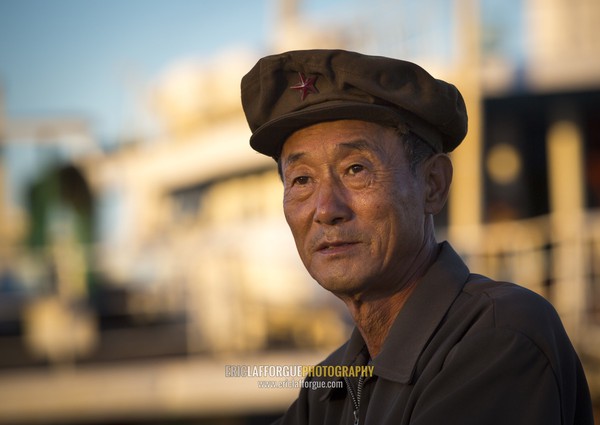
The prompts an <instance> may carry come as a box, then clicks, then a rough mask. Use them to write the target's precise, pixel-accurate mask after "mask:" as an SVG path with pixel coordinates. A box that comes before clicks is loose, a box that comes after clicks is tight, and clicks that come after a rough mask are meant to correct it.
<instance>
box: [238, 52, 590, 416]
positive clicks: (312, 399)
mask: <svg viewBox="0 0 600 425" xmlns="http://www.w3.org/2000/svg"><path fill="white" fill-rule="evenodd" d="M242 104H243V107H244V111H245V114H246V118H247V120H248V123H249V125H250V128H251V130H252V133H253V134H252V136H251V139H250V144H251V146H252V147H253V148H254V149H255V150H257V151H258V152H260V153H263V154H265V155H269V156H271V157H273V158H274V159H275V160H276V161H277V162H278V165H279V169H280V173H281V176H282V180H283V185H284V196H283V198H284V199H283V201H284V202H283V206H284V212H285V217H286V220H287V222H288V224H289V226H290V228H291V231H292V234H293V236H294V239H295V242H296V247H297V249H298V252H299V254H300V257H301V259H302V261H303V263H304V265H305V266H306V268H307V269H308V271H309V272H310V274H311V276H312V277H314V279H315V280H316V281H317V282H318V283H319V284H320V285H321V286H323V287H324V288H326V289H327V290H329V291H331V292H332V293H333V294H334V295H336V296H337V297H339V298H340V299H341V300H342V301H343V302H344V303H345V304H346V305H347V307H348V310H349V311H350V313H351V315H352V318H353V319H354V322H355V324H356V328H355V330H354V332H353V333H352V335H351V337H350V339H349V340H348V341H347V342H346V343H345V344H344V345H343V346H342V347H340V348H339V349H338V350H336V351H335V352H334V353H332V354H331V355H330V356H329V357H328V358H327V359H326V360H325V361H324V362H323V363H322V365H349V366H356V365H371V366H373V374H372V376H364V375H363V376H360V377H352V376H344V377H333V378H327V379H329V380H330V382H331V381H336V380H338V379H339V380H344V382H345V384H344V387H343V388H341V389H340V388H317V389H311V388H303V389H302V390H301V391H300V395H299V398H298V399H297V400H296V402H295V403H294V404H293V405H292V406H291V407H290V409H289V410H288V412H287V413H286V414H285V415H284V416H283V418H281V420H280V421H279V423H281V424H326V425H330V424H352V423H353V424H373V425H383V424H394V425H398V424H412V425H439V424H460V425H465V424H473V425H482V424H486V425H489V424H510V425H515V424H523V425H525V424H527V425H533V424H539V425H551V424H563V425H565V424H577V425H582V424H591V423H593V419H592V413H591V403H590V396H589V391H588V387H587V383H586V380H585V376H584V374H583V371H582V368H581V364H580V362H579V359H578V358H577V355H576V353H575V351H574V349H573V347H572V345H571V343H570V341H569V339H568V337H567V335H566V334H565V331H564V329H563V327H562V324H561V322H560V319H559V318H558V316H557V314H556V312H555V311H554V309H553V308H552V307H551V306H550V304H549V303H547V302H546V301H545V300H544V299H543V298H541V297H540V296H538V295H536V294H534V293H533V292H530V291H528V290H526V289H524V288H521V287H519V286H516V285H513V284H509V283H503V282H495V281H493V280H491V279H488V278H485V277H483V276H479V275H474V274H471V273H470V272H469V270H468V268H467V267H466V265H465V264H464V263H463V262H462V260H461V259H460V257H459V256H458V255H457V254H456V253H455V252H454V250H453V249H452V248H451V246H450V245H449V244H448V243H447V242H444V243H441V244H438V243H437V242H436V239H435V235H434V225H433V218H432V217H433V215H434V214H436V213H438V212H439V211H440V210H441V209H442V207H443V206H444V204H445V202H446V199H447V196H448V190H449V187H450V182H451V180H452V164H451V162H450V159H449V157H448V155H447V152H450V151H452V150H453V149H454V148H456V147H457V146H458V145H459V144H460V142H461V141H462V139H463V138H464V136H465V134H466V129H467V114H466V109H465V104H464V102H463V99H462V97H461V95H460V93H459V91H458V90H457V89H456V88H455V87H454V86H453V85H451V84H448V83H445V82H443V81H440V80H436V79H434V78H433V77H431V76H430V75H429V74H428V73H427V72H426V71H424V70H423V69H422V68H420V67H418V66H417V65H415V64H412V63H409V62H404V61H399V60H394V59H389V58H384V57H374V56H365V55H361V54H358V53H353V52H346V51H341V50H312V51H294V52H288V53H283V54H280V55H274V56H268V57H265V58H263V59H261V60H260V61H259V62H258V63H257V64H256V66H255V67H254V68H253V69H252V70H251V71H250V72H249V73H248V74H247V75H246V76H245V77H244V78H243V79H242ZM306 379H307V380H311V379H313V380H316V379H322V378H315V377H307V378H306Z"/></svg>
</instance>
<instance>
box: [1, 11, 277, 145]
mask: <svg viewBox="0 0 600 425" xmlns="http://www.w3.org/2000/svg"><path fill="white" fill-rule="evenodd" d="M267 6H268V5H267V2H265V1H235V0H220V1H218V2H215V1H199V0H195V1H193V0H168V1H167V0H102V1H92V0H51V1H44V0H0V84H1V85H2V87H3V91H4V97H5V108H6V110H7V113H8V115H9V116H16V117H18V116H44V115H69V114H75V115H81V116H84V117H88V118H90V119H91V121H92V124H93V126H94V128H95V129H96V130H97V131H98V132H99V133H100V134H101V135H102V136H104V137H114V136H116V134H115V133H116V132H118V131H119V130H118V128H119V126H120V123H119V121H120V120H121V119H122V116H123V114H124V111H123V108H125V107H126V106H127V105H126V103H127V99H126V96H127V93H126V92H125V91H124V90H126V87H125V86H126V85H127V80H128V78H131V75H132V74H133V75H134V76H135V77H141V78H144V79H145V78H152V77H153V76H155V75H156V74H157V73H159V72H160V71H161V69H163V68H164V67H165V66H167V65H168V64H169V63H170V62H172V61H174V60H177V59H178V58H181V57H189V56H197V57H200V58H202V57H210V56H211V55H214V54H215V53H216V52H218V51H219V50H220V49H222V48H224V47H226V46H230V45H246V46H248V47H250V48H255V49H260V46H261V45H262V44H264V40H265V37H266V34H265V32H266V30H267V28H268V26H267V24H266V20H267V19H268V15H267Z"/></svg>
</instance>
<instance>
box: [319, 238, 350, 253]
mask: <svg viewBox="0 0 600 425" xmlns="http://www.w3.org/2000/svg"><path fill="white" fill-rule="evenodd" d="M357 243H358V242H350V241H331V242H321V243H320V244H319V245H318V246H317V250H316V251H317V252H319V253H323V254H327V253H334V252H341V251H344V250H345V249H347V248H350V247H352V246H354V245H356V244H357Z"/></svg>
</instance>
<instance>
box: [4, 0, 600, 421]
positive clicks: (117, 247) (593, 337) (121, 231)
mask: <svg viewBox="0 0 600 425" xmlns="http://www.w3.org/2000/svg"><path fill="white" fill-rule="evenodd" d="M598 22H600V2H598V1H597V0H480V1H477V0H395V1H392V0H371V1H369V2H361V1H359V0H347V1H343V0H321V1H319V0H256V1H252V2H250V1H242V0H239V1H236V0H220V1H210V0H206V1H201V0H170V1H166V0H105V1H102V2H100V1H96V2H93V1H78V0H52V1H41V0H38V1H36V0H0V423H1V424H82V425H83V424H107V425H108V424H112V425H116V424H129V425H133V424H137V425H142V424H235V425H242V424H258V423H268V422H269V420H270V419H272V418H274V417H276V416H277V415H279V414H281V412H283V411H284V410H285V409H286V407H287V406H288V405H289V403H290V402H291V401H292V400H293V399H294V398H295V396H296V394H297V391H298V389H287V390H284V389H260V388H258V385H257V379H255V378H231V377H226V376H225V365H228V364H248V365H264V364H269V365H274V364H314V363H315V362H317V361H319V360H320V359H322V358H323V356H324V355H325V354H326V353H328V352H329V351H330V350H331V349H332V348H333V347H336V346H338V345H339V344H340V343H342V342H343V341H344V339H345V338H346V337H347V336H348V333H349V331H350V329H351V323H350V321H349V319H348V317H347V316H346V313H345V311H344V308H343V306H342V305H341V303H339V302H338V301H337V300H336V299H335V298H334V297H333V296H331V295H329V294H326V293H325V292H324V291H323V290H321V289H320V288H319V286H318V285H317V284H316V283H315V282H314V281H312V280H311V278H310V277H309V276H308V275H307V273H306V272H305V271H304V269H303V267H302V265H301V264H300V261H299V259H298V258H297V254H296V251H295V247H294V243H293V240H292V238H291V236H290V234H289V231H288V229H287V226H286V224H285V221H284V219H283V215H282V211H281V195H282V194H281V185H280V182H279V180H278V176H277V171H276V169H275V164H274V163H272V161H271V160H269V159H266V158H263V157H262V156H260V155H258V154H256V153H254V152H253V151H252V150H251V149H250V148H249V147H248V144H247V141H248V137H249V130H248V129H247V126H246V123H245V119H244V117H243V114H242V110H241V106H240V101H239V81H240V78H241V77H242V75H244V74H245V73H246V72H247V71H248V70H249V69H250V68H251V67H252V65H253V64H254V63H255V62H256V61H257V60H258V59H259V58H260V57H261V56H264V55H267V54H272V53H278V52H281V51H284V50H291V49H298V48H344V49H348V50H357V51H361V52H364V53H369V54H377V55H385V56H393V57H398V58H404V59H408V60H412V61H416V62H417V63H419V64H421V65H422V66H424V67H425V68H426V69H427V70H429V71H430V72H431V73H432V74H433V75H435V76H436V77H438V78H442V79H447V80H450V81H452V82H454V83H455V84H456V85H457V86H458V87H459V89H460V90H461V91H462V93H463V95H464V97H465V99H466V102H467V107H468V109H469V115H470V132H469V135H468V137H467V140H466V141H465V142H464V143H463V145H461V147H460V148H459V149H457V150H456V152H454V153H453V154H452V159H453V161H454V163H455V168H456V171H455V181H454V187H453V189H452V193H451V198H450V201H449V204H448V207H447V208H446V210H445V211H443V212H442V213H441V214H440V215H439V216H438V217H437V223H436V225H437V233H438V238H439V239H440V240H441V239H446V238H448V239H449V240H450V241H451V242H452V244H453V245H454V247H455V248H456V249H457V250H458V251H459V252H460V253H461V255H462V256H463V257H464V259H465V260H466V261H467V263H468V264H469V266H470V267H471V269H472V270H474V271H476V272H480V273H484V274H488V275H490V276H491V277H494V278H497V279H506V280H511V281H516V282H518V283H520V284H522V285H524V286H527V287H529V288H531V289H533V290H534V291H536V292H538V293H540V294H542V295H543V296H545V297H546V298H548V299H549V300H551V301H552V302H553V303H554V305H555V306H556V308H557V310H558V311H559V314H560V315H561V317H562V320H563V322H564V324H565V326H566V328H567V331H568V332H569V335H570V337H571V339H572V341H573V343H574V345H575V347H576V349H577V350H578V352H579V355H580V357H581V358H582V360H583V363H584V366H585V369H586V372H587V376H588V380H589V382H590V387H591V390H592V396H593V398H594V401H595V403H596V404H597V405H598V403H599V402H600V215H599V214H600V213H599V211H600V210H599V207H600V31H598V28H597V25H598Z"/></svg>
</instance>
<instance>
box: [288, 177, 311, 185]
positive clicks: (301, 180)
mask: <svg viewBox="0 0 600 425" xmlns="http://www.w3.org/2000/svg"><path fill="white" fill-rule="evenodd" d="M292 183H293V184H299V185H305V184H307V183H308V176H298V177H296V178H295V179H294V180H292Z"/></svg>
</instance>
